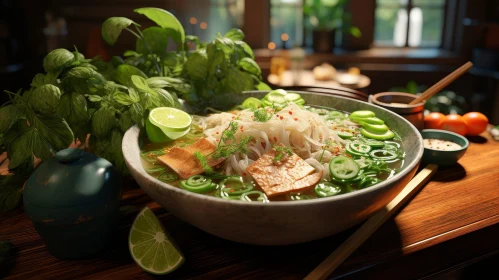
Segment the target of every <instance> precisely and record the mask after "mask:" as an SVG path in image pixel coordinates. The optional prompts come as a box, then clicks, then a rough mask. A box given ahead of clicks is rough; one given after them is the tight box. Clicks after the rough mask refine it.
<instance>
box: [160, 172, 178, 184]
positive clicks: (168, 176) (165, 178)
mask: <svg viewBox="0 0 499 280" xmlns="http://www.w3.org/2000/svg"><path fill="white" fill-rule="evenodd" d="M158 180H160V181H162V182H165V183H169V182H173V181H176V180H178V175H177V173H175V172H173V171H171V170H167V171H165V172H163V173H161V174H159V176H158Z"/></svg>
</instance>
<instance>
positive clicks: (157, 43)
mask: <svg viewBox="0 0 499 280" xmlns="http://www.w3.org/2000/svg"><path fill="white" fill-rule="evenodd" d="M142 35H143V36H144V38H143V39H137V41H136V43H135V49H136V51H137V52H138V53H142V54H148V53H149V50H148V48H147V46H146V43H147V45H148V46H149V48H150V49H151V52H152V53H154V54H156V55H158V56H162V55H163V54H165V51H166V48H167V47H168V33H167V31H166V29H164V28H161V27H157V26H152V27H149V28H147V29H144V31H142Z"/></svg>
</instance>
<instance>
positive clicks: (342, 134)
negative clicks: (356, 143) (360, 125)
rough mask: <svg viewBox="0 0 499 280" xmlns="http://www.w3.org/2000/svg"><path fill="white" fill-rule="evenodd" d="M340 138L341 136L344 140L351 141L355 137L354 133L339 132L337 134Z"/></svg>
mask: <svg viewBox="0 0 499 280" xmlns="http://www.w3.org/2000/svg"><path fill="white" fill-rule="evenodd" d="M336 134H338V136H340V137H341V138H342V139H350V138H352V137H353V133H351V132H347V131H338V132H336Z"/></svg>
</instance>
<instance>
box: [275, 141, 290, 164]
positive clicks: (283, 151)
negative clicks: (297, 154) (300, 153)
mask: <svg viewBox="0 0 499 280" xmlns="http://www.w3.org/2000/svg"><path fill="white" fill-rule="evenodd" d="M273 149H274V150H275V156H274V158H273V161H274V162H280V161H281V160H282V159H283V158H284V157H286V156H290V155H292V154H293V150H292V149H291V148H290V147H286V146H281V145H275V146H274V147H273Z"/></svg>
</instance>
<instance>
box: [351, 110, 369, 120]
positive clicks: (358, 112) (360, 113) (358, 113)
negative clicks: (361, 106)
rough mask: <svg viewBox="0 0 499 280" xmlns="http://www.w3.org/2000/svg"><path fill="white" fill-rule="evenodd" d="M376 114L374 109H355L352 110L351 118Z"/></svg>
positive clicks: (361, 117)
mask: <svg viewBox="0 0 499 280" xmlns="http://www.w3.org/2000/svg"><path fill="white" fill-rule="evenodd" d="M375 115H376V114H374V112H373V111H368V110H361V111H355V112H352V113H351V114H350V116H349V118H351V119H363V118H371V117H374V116H375Z"/></svg>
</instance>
